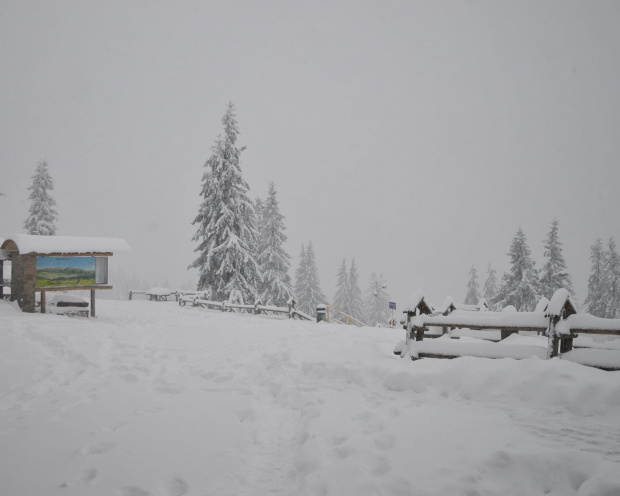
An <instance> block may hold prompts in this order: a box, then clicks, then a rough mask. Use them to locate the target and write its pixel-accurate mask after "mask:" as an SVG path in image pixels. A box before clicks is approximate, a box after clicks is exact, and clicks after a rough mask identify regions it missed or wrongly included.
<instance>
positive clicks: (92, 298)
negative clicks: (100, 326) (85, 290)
mask: <svg viewBox="0 0 620 496" xmlns="http://www.w3.org/2000/svg"><path fill="white" fill-rule="evenodd" d="M90 316H91V317H94V316H95V290H94V289H91V290H90Z"/></svg>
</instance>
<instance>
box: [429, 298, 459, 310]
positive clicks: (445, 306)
mask: <svg viewBox="0 0 620 496" xmlns="http://www.w3.org/2000/svg"><path fill="white" fill-rule="evenodd" d="M450 307H452V310H455V309H456V308H458V307H459V306H458V305H455V304H454V298H452V296H447V297H446V299H445V300H443V303H442V304H441V306H440V307H439V308H434V310H435V312H436V313H446V312H447V311H448V310H450Z"/></svg>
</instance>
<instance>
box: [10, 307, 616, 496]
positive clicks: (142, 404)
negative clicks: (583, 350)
mask: <svg viewBox="0 0 620 496" xmlns="http://www.w3.org/2000/svg"><path fill="white" fill-rule="evenodd" d="M97 305H98V306H97V313H98V318H96V319H84V318H67V317H63V316H58V315H49V314H48V315H41V314H22V313H21V312H19V311H17V310H15V309H14V308H12V307H11V306H9V304H7V303H4V302H0V350H1V351H0V353H2V360H1V361H0V485H1V487H2V490H1V493H2V494H7V495H11V496H21V495H24V496H26V495H28V496H30V495H56V494H57V495H67V496H69V495H120V496H145V495H148V494H150V495H161V496H172V495H177V496H178V495H183V494H188V495H201V496H204V495H271V494H273V495H315V494H333V495H338V496H346V495H356V496H357V495H381V494H383V495H421V496H426V495H442V496H443V495H469V496H473V495H497V494H501V495H502V496H510V495H515V496H517V495H518V496H521V495H528V496H529V495H538V494H540V495H542V494H551V495H561V496H570V495H580V496H585V495H596V496H605V495H606V496H617V495H618V494H620V372H603V371H600V370H597V369H592V368H587V367H584V366H581V365H577V364H575V363H571V362H569V361H566V360H558V359H553V360H549V361H545V360H541V359H539V358H535V357H533V358H528V359H524V360H518V361H517V360H512V359H500V360H489V359H484V358H459V359H455V360H432V359H423V360H420V361H417V362H412V361H410V360H409V359H400V358H398V357H396V356H394V355H393V353H392V350H393V348H394V344H395V343H396V342H397V341H398V340H400V339H402V337H403V334H404V331H402V330H400V329H394V330H392V329H369V328H365V329H358V328H353V327H345V326H338V325H328V324H324V323H322V324H315V323H312V322H299V321H289V320H288V319H284V320H281V319H276V318H266V317H261V316H251V315H245V314H244V315H241V314H224V313H221V312H219V311H214V310H206V309H198V308H191V307H184V308H182V307H179V306H177V305H176V304H175V303H173V302H157V303H156V302H149V301H126V302H118V301H106V300H101V301H99V302H98V303H97Z"/></svg>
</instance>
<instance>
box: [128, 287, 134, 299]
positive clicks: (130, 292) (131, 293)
mask: <svg viewBox="0 0 620 496" xmlns="http://www.w3.org/2000/svg"><path fill="white" fill-rule="evenodd" d="M132 295H133V292H132V291H131V289H130V290H129V301H131V297H132Z"/></svg>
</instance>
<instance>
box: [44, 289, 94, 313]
mask: <svg viewBox="0 0 620 496" xmlns="http://www.w3.org/2000/svg"><path fill="white" fill-rule="evenodd" d="M46 311H48V312H50V313H55V314H58V315H70V316H73V315H77V316H80V317H88V311H89V308H88V300H86V299H85V298H82V297H81V296H77V295H73V294H69V293H60V292H58V293H56V292H55V293H53V294H52V296H51V297H50V299H49V302H48V304H47V306H46Z"/></svg>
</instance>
